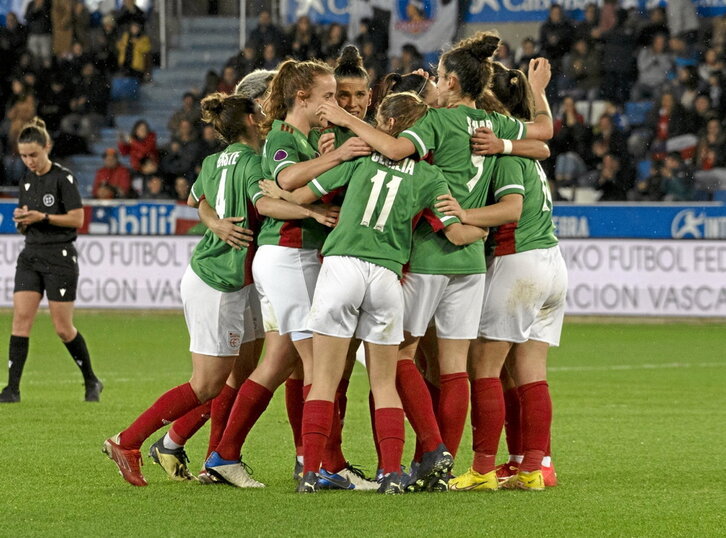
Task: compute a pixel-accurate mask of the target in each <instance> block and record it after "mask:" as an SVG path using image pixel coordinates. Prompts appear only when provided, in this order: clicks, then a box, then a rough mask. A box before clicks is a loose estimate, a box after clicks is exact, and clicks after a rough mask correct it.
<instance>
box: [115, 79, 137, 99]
mask: <svg viewBox="0 0 726 538" xmlns="http://www.w3.org/2000/svg"><path fill="white" fill-rule="evenodd" d="M138 98H139V79H137V78H134V77H114V78H113V79H111V100H112V101H136V100H138Z"/></svg>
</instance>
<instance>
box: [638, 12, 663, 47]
mask: <svg viewBox="0 0 726 538" xmlns="http://www.w3.org/2000/svg"><path fill="white" fill-rule="evenodd" d="M658 34H662V35H664V36H665V37H666V41H667V40H668V38H669V37H670V30H668V23H667V22H666V13H665V9H664V8H662V7H654V8H653V9H651V10H650V11H649V12H648V20H647V21H645V22H644V23H643V24H642V25H641V27H640V30H638V34H637V37H636V40H635V44H636V46H637V47H639V48H642V47H648V46H650V44H651V43H652V42H653V38H654V37H655V36H656V35H658Z"/></svg>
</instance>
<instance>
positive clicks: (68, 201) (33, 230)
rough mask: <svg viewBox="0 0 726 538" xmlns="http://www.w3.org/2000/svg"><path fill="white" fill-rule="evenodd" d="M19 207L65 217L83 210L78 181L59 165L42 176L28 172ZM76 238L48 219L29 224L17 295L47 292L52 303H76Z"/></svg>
mask: <svg viewBox="0 0 726 538" xmlns="http://www.w3.org/2000/svg"><path fill="white" fill-rule="evenodd" d="M18 205H19V206H20V207H23V206H28V210H35V211H40V212H41V213H45V214H46V215H64V214H66V213H68V212H69V211H71V210H73V209H79V208H82V207H83V203H82V201H81V194H80V192H79V191H78V184H77V182H76V178H74V177H73V174H72V173H71V171H70V170H68V169H67V168H64V167H62V166H60V165H59V164H56V163H52V165H51V169H50V172H48V173H47V174H43V175H42V176H38V175H36V174H34V173H33V172H30V171H26V173H25V176H24V177H23V180H22V181H21V182H20V194H19V196H18ZM77 235H78V234H77V231H76V229H75V228H68V227H65V226H54V225H53V224H51V223H50V222H48V218H47V217H46V219H44V220H42V221H41V222H38V223H35V224H30V225H29V226H28V227H27V229H26V232H25V249H24V250H23V251H22V252H21V253H20V256H19V257H18V265H17V267H16V270H15V291H16V292H17V291H37V292H38V293H40V294H43V292H45V293H46V295H47V296H48V300H49V301H75V299H76V287H77V285H78V255H77V253H76V249H75V247H74V246H73V242H74V241H75V240H76V237H77Z"/></svg>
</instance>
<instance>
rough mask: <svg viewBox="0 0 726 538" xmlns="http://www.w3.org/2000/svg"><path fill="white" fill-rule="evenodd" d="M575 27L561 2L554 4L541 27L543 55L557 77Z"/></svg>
mask: <svg viewBox="0 0 726 538" xmlns="http://www.w3.org/2000/svg"><path fill="white" fill-rule="evenodd" d="M574 35H575V28H574V26H573V25H572V23H571V22H570V21H569V20H568V19H567V18H566V17H565V12H564V10H563V9H562V6H560V5H559V4H552V6H551V7H550V11H549V16H548V17H547V20H546V21H545V22H544V24H542V26H541V27H540V29H539V46H540V51H541V53H542V55H543V56H544V57H545V58H547V59H548V60H549V61H550V64H551V65H552V77H553V79H556V78H557V76H558V75H559V73H560V72H561V71H562V69H561V67H562V66H561V63H562V58H563V56H564V55H565V54H567V52H568V51H569V50H570V45H571V44H572V38H573V36H574Z"/></svg>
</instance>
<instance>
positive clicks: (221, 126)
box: [200, 92, 255, 144]
mask: <svg viewBox="0 0 726 538" xmlns="http://www.w3.org/2000/svg"><path fill="white" fill-rule="evenodd" d="M200 106H201V109H202V120H203V121H204V122H206V123H209V124H211V125H212V127H214V130H215V131H217V133H218V134H219V136H221V137H222V139H223V140H224V141H225V142H226V143H227V144H233V143H235V142H238V141H239V140H242V139H244V140H249V137H250V132H249V125H248V123H247V121H245V120H246V117H247V116H249V115H250V114H254V113H255V102H254V101H253V100H252V99H250V98H248V97H245V96H243V95H226V94H223V93H218V92H217V93H212V94H210V95H208V96H207V97H205V98H204V99H202V102H201V105H200Z"/></svg>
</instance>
